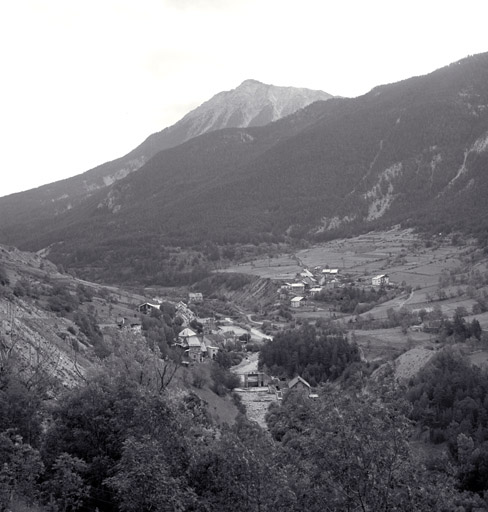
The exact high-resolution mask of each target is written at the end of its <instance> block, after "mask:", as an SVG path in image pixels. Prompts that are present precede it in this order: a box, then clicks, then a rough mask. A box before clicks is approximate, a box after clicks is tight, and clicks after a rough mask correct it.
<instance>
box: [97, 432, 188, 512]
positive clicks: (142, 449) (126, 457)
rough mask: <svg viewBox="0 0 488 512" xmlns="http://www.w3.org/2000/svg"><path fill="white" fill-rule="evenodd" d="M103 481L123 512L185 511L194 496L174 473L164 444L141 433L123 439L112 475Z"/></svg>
mask: <svg viewBox="0 0 488 512" xmlns="http://www.w3.org/2000/svg"><path fill="white" fill-rule="evenodd" d="M105 484H106V485H108V486H109V487H110V488H112V489H113V490H114V491H115V494H116V496H117V499H118V500H119V504H120V510H122V511H124V512H150V511H158V512H159V511H161V512H165V511H167V512H186V511H187V510H189V509H190V507H191V506H192V504H193V503H194V501H195V495H194V493H193V491H192V490H191V488H190V487H189V485H188V482H187V481H186V479H185V478H184V477H182V476H179V477H178V476H176V477H175V476H173V475H172V472H171V466H170V465H169V464H168V462H167V460H166V454H165V450H164V447H163V446H161V445H160V443H159V442H158V441H157V440H155V439H151V438H150V437H149V436H147V435H146V436H143V438H142V439H140V440H137V439H135V438H133V437H130V438H128V439H127V440H126V441H125V442H124V447H123V454H122V458H121V460H120V461H119V462H118V463H117V465H116V466H115V475H114V476H112V477H110V478H108V479H106V480H105Z"/></svg>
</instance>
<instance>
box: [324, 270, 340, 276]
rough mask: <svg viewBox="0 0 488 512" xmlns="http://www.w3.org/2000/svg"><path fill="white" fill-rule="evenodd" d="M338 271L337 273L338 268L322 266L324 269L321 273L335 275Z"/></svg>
mask: <svg viewBox="0 0 488 512" xmlns="http://www.w3.org/2000/svg"><path fill="white" fill-rule="evenodd" d="M338 273H339V269H338V268H324V270H322V274H325V275H330V276H336V275H337V274H338Z"/></svg>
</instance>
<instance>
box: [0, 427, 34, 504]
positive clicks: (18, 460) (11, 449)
mask: <svg viewBox="0 0 488 512" xmlns="http://www.w3.org/2000/svg"><path fill="white" fill-rule="evenodd" d="M43 468H44V466H43V464H42V461H41V457H40V455H39V453H38V452H37V450H34V449H33V448H32V447H31V446H30V445H29V444H25V443H23V441H22V438H21V437H20V436H18V435H16V434H14V433H13V432H12V431H11V430H10V431H6V432H3V433H1V434H0V510H1V511H2V512H3V511H4V510H8V509H9V506H10V503H11V502H12V500H13V499H14V497H15V496H17V495H20V496H22V497H23V498H24V499H27V500H33V499H34V498H35V496H36V494H37V480H38V478H39V476H40V475H41V473H42V471H43Z"/></svg>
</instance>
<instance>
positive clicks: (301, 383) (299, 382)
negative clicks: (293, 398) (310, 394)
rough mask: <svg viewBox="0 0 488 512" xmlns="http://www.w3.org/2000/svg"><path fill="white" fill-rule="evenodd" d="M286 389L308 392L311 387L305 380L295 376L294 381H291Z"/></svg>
mask: <svg viewBox="0 0 488 512" xmlns="http://www.w3.org/2000/svg"><path fill="white" fill-rule="evenodd" d="M288 389H297V390H300V391H310V390H311V389H312V386H311V385H310V384H309V383H308V382H307V381H306V380H305V379H302V377H300V375H297V376H296V377H295V378H294V379H291V380H290V382H289V383H288Z"/></svg>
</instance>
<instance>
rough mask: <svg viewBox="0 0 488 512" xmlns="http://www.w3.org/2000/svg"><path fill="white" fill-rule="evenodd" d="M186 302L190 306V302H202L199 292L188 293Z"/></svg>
mask: <svg viewBox="0 0 488 512" xmlns="http://www.w3.org/2000/svg"><path fill="white" fill-rule="evenodd" d="M188 302H189V303H190V304H191V303H192V302H194V303H198V302H203V295H202V294H201V293H199V292H197V293H191V292H190V293H189V294H188Z"/></svg>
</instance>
